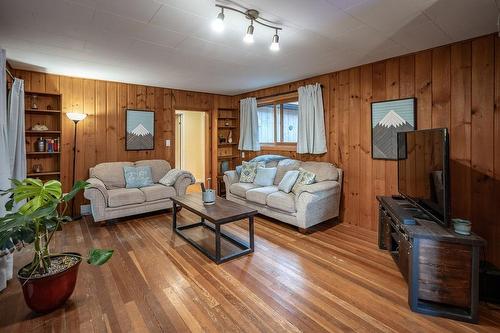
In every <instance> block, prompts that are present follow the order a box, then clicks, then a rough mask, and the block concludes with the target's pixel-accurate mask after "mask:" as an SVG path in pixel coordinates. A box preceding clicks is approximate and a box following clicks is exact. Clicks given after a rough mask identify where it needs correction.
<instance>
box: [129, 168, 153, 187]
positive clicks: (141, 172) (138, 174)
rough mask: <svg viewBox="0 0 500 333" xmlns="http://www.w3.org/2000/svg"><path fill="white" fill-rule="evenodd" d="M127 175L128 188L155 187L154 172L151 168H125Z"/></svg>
mask: <svg viewBox="0 0 500 333" xmlns="http://www.w3.org/2000/svg"><path fill="white" fill-rule="evenodd" d="M123 173H124V174H125V187H126V188H140V187H146V186H151V185H153V184H154V183H153V172H152V170H151V167H150V166H139V167H133V166H125V167H123Z"/></svg>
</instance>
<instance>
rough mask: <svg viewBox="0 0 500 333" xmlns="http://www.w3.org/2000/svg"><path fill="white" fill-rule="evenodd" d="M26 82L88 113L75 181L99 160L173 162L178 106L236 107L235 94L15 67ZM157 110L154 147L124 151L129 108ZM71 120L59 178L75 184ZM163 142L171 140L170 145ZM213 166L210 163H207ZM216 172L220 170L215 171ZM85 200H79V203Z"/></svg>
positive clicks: (72, 109)
mask: <svg viewBox="0 0 500 333" xmlns="http://www.w3.org/2000/svg"><path fill="white" fill-rule="evenodd" d="M15 75H16V76H17V77H19V78H22V79H23V80H24V82H25V90H26V91H36V92H57V93H61V94H62V111H63V113H67V112H83V113H86V114H87V115H88V116H87V118H86V119H85V120H84V121H82V122H81V123H79V124H78V132H77V147H78V150H77V170H76V171H77V173H76V178H77V179H87V177H88V170H89V168H90V167H92V166H95V165H96V164H98V163H101V162H113V161H137V160H143V159H156V158H158V159H165V160H167V161H169V162H170V164H171V165H172V167H173V166H174V165H175V161H174V159H175V150H174V147H175V135H174V130H175V126H174V120H175V110H176V109H182V110H197V111H199V110H201V111H206V112H209V113H210V114H212V113H214V112H215V111H214V109H215V108H216V107H218V106H220V107H232V102H233V98H232V97H229V96H222V95H214V94H207V93H199V92H191V91H183V90H175V89H167V88H158V87H149V86H142V85H134V84H126V83H117V82H108V81H99V80H90V79H81V78H73V77H68V76H59V75H51V74H44V73H38V72H31V71H22V70H15ZM127 108H136V109H145V110H152V111H154V112H155V133H156V134H155V149H154V150H148V151H126V150H125V110H126V109H127ZM73 131H74V127H73V122H72V121H70V120H69V119H68V118H67V117H65V116H63V126H62V137H61V144H62V155H61V159H62V161H61V165H62V170H61V181H62V183H63V186H64V189H65V190H68V189H69V188H70V187H71V181H72V179H71V178H72V162H73V133H74V132H73ZM165 140H170V141H171V146H170V147H166V145H165ZM207 162H208V163H207V164H208V165H210V161H207ZM213 171H215V172H216V170H213ZM81 203H83V198H82V196H80V197H79V198H78V204H81Z"/></svg>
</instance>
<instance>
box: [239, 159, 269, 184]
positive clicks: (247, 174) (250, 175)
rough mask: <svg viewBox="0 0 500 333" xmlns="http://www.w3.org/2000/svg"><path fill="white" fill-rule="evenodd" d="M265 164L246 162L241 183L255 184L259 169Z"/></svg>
mask: <svg viewBox="0 0 500 333" xmlns="http://www.w3.org/2000/svg"><path fill="white" fill-rule="evenodd" d="M264 166H265V165H264V162H245V161H243V165H242V166H241V173H240V183H253V181H254V180H255V176H256V175H257V167H262V168H263V167H264Z"/></svg>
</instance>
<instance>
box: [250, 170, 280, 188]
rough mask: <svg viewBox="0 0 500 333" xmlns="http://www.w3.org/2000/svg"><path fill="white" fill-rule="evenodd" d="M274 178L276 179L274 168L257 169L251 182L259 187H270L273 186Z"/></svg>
mask: <svg viewBox="0 0 500 333" xmlns="http://www.w3.org/2000/svg"><path fill="white" fill-rule="evenodd" d="M274 177H276V168H257V174H256V175H255V179H254V181H253V182H254V184H257V185H259V186H271V185H273V184H274Z"/></svg>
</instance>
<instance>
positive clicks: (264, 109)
mask: <svg viewBox="0 0 500 333" xmlns="http://www.w3.org/2000/svg"><path fill="white" fill-rule="evenodd" d="M257 112H258V118H259V142H260V143H261V144H270V145H274V144H290V143H291V144H295V143H297V127H298V120H299V103H298V102H297V101H296V100H287V101H276V102H270V103H266V104H262V105H259V106H258V108H257Z"/></svg>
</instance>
